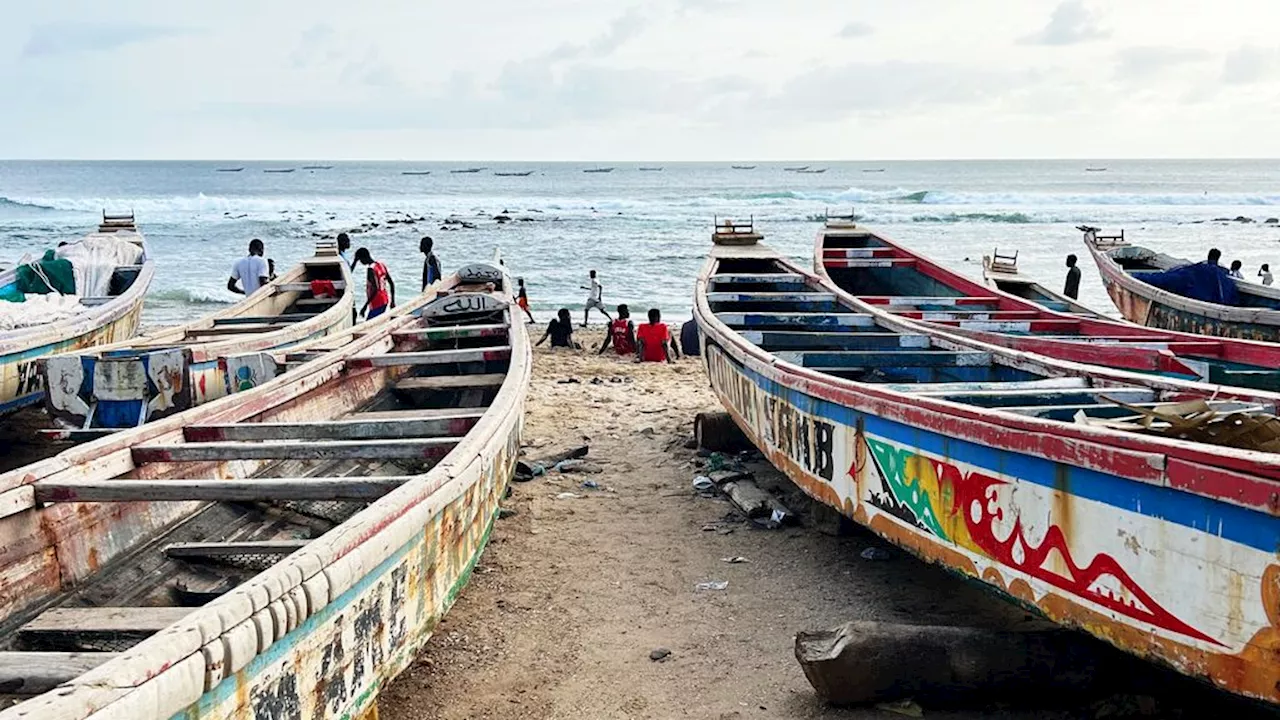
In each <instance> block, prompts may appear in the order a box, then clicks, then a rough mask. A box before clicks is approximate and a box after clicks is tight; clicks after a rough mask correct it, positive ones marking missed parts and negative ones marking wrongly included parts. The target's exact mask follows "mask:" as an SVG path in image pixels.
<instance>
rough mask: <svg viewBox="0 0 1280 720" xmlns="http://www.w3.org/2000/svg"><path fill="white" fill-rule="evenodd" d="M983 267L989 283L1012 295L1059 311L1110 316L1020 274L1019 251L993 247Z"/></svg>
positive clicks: (984, 260)
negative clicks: (1003, 250) (1006, 250)
mask: <svg viewBox="0 0 1280 720" xmlns="http://www.w3.org/2000/svg"><path fill="white" fill-rule="evenodd" d="M982 270H983V274H984V276H985V277H986V279H987V281H988V282H990V283H992V284H994V285H995V286H996V289H998V290H1001V291H1003V292H1006V293H1009V294H1010V295H1014V296H1016V297H1020V298H1022V299H1023V300H1027V301H1030V302H1033V303H1035V304H1037V305H1039V306H1041V307H1044V308H1048V309H1050V310H1054V311H1057V312H1065V313H1070V314H1072V315H1080V316H1083V317H1091V318H1100V319H1105V318H1106V316H1104V315H1102V314H1101V313H1098V312H1095V311H1093V310H1091V309H1089V308H1088V307H1085V306H1084V305H1081V304H1080V303H1078V302H1075V301H1073V300H1072V299H1071V298H1069V297H1066V296H1064V295H1060V294H1058V293H1055V292H1053V291H1052V290H1049V289H1048V288H1046V287H1044V286H1043V285H1041V284H1040V283H1038V282H1036V281H1034V280H1032V279H1031V278H1029V277H1027V276H1025V275H1023V274H1021V273H1019V272H1018V251H1017V250H1015V251H1013V253H1012V254H1007V253H1001V252H1000V250H999V249H998V248H997V249H995V250H993V251H992V253H991V255H989V256H986V257H983V258H982Z"/></svg>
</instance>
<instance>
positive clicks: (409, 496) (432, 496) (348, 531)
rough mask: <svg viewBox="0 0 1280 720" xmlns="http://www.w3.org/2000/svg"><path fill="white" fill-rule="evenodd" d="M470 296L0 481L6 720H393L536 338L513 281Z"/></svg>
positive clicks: (512, 455)
mask: <svg viewBox="0 0 1280 720" xmlns="http://www.w3.org/2000/svg"><path fill="white" fill-rule="evenodd" d="M455 279H456V278H455ZM456 280H458V281H456V282H453V283H452V284H451V283H450V282H446V283H445V289H446V290H448V291H449V294H448V295H447V296H443V297H439V298H434V299H433V300H432V301H431V302H428V303H427V304H425V305H424V306H423V307H422V308H421V312H420V313H419V315H420V316H414V315H413V314H403V315H400V316H398V317H397V318H395V319H394V320H393V321H391V322H385V323H382V324H380V325H379V327H378V328H377V330H376V331H375V332H370V333H363V332H355V331H352V332H350V333H345V335H349V336H351V338H350V339H351V342H348V343H346V344H345V345H343V346H342V348H341V349H339V350H335V351H333V352H330V353H327V354H325V355H323V356H320V357H317V358H315V359H314V360H312V361H311V362H309V363H307V364H305V365H303V366H301V367H299V368H297V369H295V370H294V371H293V372H290V373H289V374H288V375H286V376H283V377H280V378H277V379H275V380H273V381H271V382H268V383H266V384H264V385H262V386H261V387H258V388H257V389H255V390H252V391H250V392H245V393H240V394H236V395H233V396H230V397H225V398H222V399H220V400H217V401H214V402H211V403H209V404H207V405H204V406H201V407H198V408H194V409H192V410H189V411H186V412H184V413H182V414H180V415H177V416H173V417H170V418H166V419H164V420H160V421H157V422H154V423H150V424H148V425H145V426H142V427H139V428H134V429H130V430H125V431H122V432H120V433H116V434H114V435H111V436H108V437H104V438H101V439H99V440H97V441H94V442H92V443H88V444H85V445H80V446H77V447H75V448H73V449H71V450H68V451H66V452H64V453H63V454H61V455H59V456H56V457H54V458H51V459H49V460H46V461H43V462H40V463H36V464H33V465H29V466H27V467H25V468H23V469H21V470H19V471H17V472H12V473H8V474H4V475H0V508H2V510H0V516H3V517H0V537H3V538H5V540H4V542H3V543H0V588H3V592H0V618H3V620H2V621H0V638H3V640H0V643H3V645H4V646H5V647H4V649H3V652H0V692H2V693H5V694H7V696H8V698H9V699H19V700H23V702H21V704H18V705H17V706H16V707H12V708H10V709H8V710H6V711H4V712H0V718H3V720H18V719H19V718H37V717H38V718H47V719H48V720H80V719H81V718H131V719H134V720H164V719H167V718H175V717H185V718H196V717H199V718H202V720H216V719H220V718H227V719H230V718H244V717H255V718H282V719H283V718H352V717H372V716H375V715H376V705H375V703H376V698H377V694H378V692H379V690H380V689H381V688H382V687H385V685H386V684H387V683H388V682H390V681H391V679H392V678H394V677H395V675H396V674H397V673H399V672H400V671H401V670H402V669H403V668H404V667H405V666H406V665H407V664H408V663H409V662H410V661H411V660H412V659H413V657H414V654H415V653H416V652H417V651H418V650H419V649H420V648H421V647H422V645H423V643H424V642H425V641H426V640H427V638H428V637H429V636H430V635H431V633H432V631H433V630H434V629H435V627H436V625H437V623H438V622H439V621H440V618H441V616H442V615H443V613H444V612H445V610H447V609H448V607H449V606H450V605H451V604H452V603H453V601H454V599H455V598H456V597H457V594H458V592H459V590H460V589H461V587H462V586H463V584H464V583H465V582H466V580H467V579H468V577H469V575H470V572H471V570H472V568H473V567H474V565H475V563H476V561H477V560H478V558H479V555H480V552H481V550H482V549H483V547H484V545H485V543H486V541H487V539H488V536H489V531H490V529H491V527H492V524H493V522H494V519H495V517H496V516H497V511H498V503H499V501H500V500H501V499H502V497H503V495H504V491H505V490H506V487H507V483H508V481H509V479H510V477H511V475H512V473H513V471H514V467H515V463H516V459H517V455H518V452H519V448H520V431H521V424H522V418H523V411H524V400H525V395H526V392H527V389H528V384H529V377H530V359H531V358H530V351H529V343H528V338H527V336H526V335H525V328H524V324H523V323H521V322H518V321H516V322H513V320H512V317H511V313H510V312H509V310H508V309H507V303H508V301H509V299H510V295H509V290H508V285H507V283H506V282H503V283H502V284H501V286H499V287H497V288H495V289H493V290H489V289H488V288H489V287H493V286H492V285H489V286H487V287H486V286H481V285H471V284H467V283H463V282H461V281H460V279H456ZM475 308H480V309H481V311H480V312H476V311H475ZM495 308H496V311H495ZM37 527H39V528H43V530H42V531H39V532H35V531H34V530H33V529H34V528H37ZM48 690H52V691H51V692H46V691H48ZM39 693H43V694H39ZM33 695H35V696H34V697H32V696H33ZM24 698H25V699H24Z"/></svg>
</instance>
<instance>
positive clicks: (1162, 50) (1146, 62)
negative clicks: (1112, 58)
mask: <svg viewBox="0 0 1280 720" xmlns="http://www.w3.org/2000/svg"><path fill="white" fill-rule="evenodd" d="M1210 57H1212V54H1211V53H1209V52H1208V51H1206V50H1202V49H1199V48H1182V47H1164V46H1159V45H1146V46H1141V47H1130V48H1125V49H1123V50H1121V51H1120V52H1119V53H1117V55H1116V77H1117V78H1118V79H1121V80H1132V81H1136V80H1150V79H1151V78H1152V77H1154V76H1157V75H1160V74H1161V73H1164V72H1166V71H1168V70H1172V69H1174V68H1176V67H1179V66H1183V65H1187V64H1191V63H1200V62H1204V61H1205V60H1208V59H1209V58H1210Z"/></svg>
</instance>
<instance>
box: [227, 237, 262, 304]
mask: <svg viewBox="0 0 1280 720" xmlns="http://www.w3.org/2000/svg"><path fill="white" fill-rule="evenodd" d="M266 251H267V249H266V246H264V245H263V244H262V241H261V240H259V239H258V238H254V239H253V240H250V241H249V254H248V255H245V256H244V257H242V258H240V259H239V260H237V261H236V262H235V264H234V265H232V266H231V277H229V278H227V289H228V290H230V291H231V292H233V293H236V294H237V295H252V294H254V293H255V292H257V291H258V288H260V287H262V286H263V285H266V284H267V283H269V282H271V267H270V266H269V265H267V259H266V258H265V257H263V254H265V253H266ZM237 280H239V281H240V286H239V287H236V281H237Z"/></svg>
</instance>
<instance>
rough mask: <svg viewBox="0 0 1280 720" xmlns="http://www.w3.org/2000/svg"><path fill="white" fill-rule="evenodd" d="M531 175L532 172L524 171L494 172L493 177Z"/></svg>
mask: <svg viewBox="0 0 1280 720" xmlns="http://www.w3.org/2000/svg"><path fill="white" fill-rule="evenodd" d="M532 174H533V171H532V170H525V171H524V172H496V173H494V176H496V177H529V176H530V175H532Z"/></svg>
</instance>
